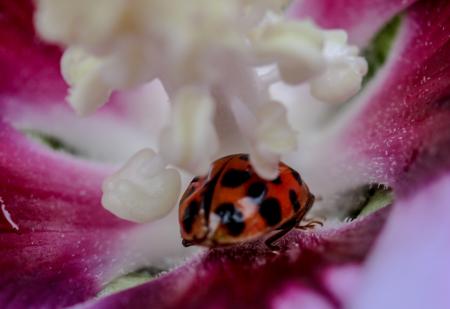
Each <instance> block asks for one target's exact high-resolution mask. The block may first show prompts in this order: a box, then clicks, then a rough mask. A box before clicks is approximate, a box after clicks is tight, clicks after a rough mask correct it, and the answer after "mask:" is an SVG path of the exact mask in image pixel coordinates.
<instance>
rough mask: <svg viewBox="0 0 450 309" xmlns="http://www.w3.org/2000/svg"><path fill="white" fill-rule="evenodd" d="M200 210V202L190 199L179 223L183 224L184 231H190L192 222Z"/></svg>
mask: <svg viewBox="0 0 450 309" xmlns="http://www.w3.org/2000/svg"><path fill="white" fill-rule="evenodd" d="M199 210H200V204H199V202H197V201H191V202H190V203H189V205H188V206H187V207H186V209H185V210H184V214H183V220H182V221H181V224H182V225H183V228H184V230H185V231H186V233H188V234H189V233H191V232H192V225H193V224H194V220H195V217H196V216H197V215H198V212H199Z"/></svg>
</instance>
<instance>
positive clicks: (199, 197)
mask: <svg viewBox="0 0 450 309" xmlns="http://www.w3.org/2000/svg"><path fill="white" fill-rule="evenodd" d="M206 183H207V181H206V177H202V178H200V177H195V178H194V179H193V180H192V182H191V183H190V184H189V186H188V188H187V189H186V192H185V193H184V195H183V196H182V197H181V200H180V208H179V221H180V228H181V235H182V237H183V245H185V246H189V245H192V244H201V243H202V242H204V241H206V238H207V236H208V232H209V231H208V226H207V218H206V216H207V214H206V212H205V207H204V198H203V197H204V193H205V184H206Z"/></svg>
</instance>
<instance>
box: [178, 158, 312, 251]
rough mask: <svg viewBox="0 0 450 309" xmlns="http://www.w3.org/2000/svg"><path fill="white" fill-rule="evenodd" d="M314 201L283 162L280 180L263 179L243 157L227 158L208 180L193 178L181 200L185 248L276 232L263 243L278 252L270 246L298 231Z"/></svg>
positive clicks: (208, 176) (220, 161)
mask: <svg viewBox="0 0 450 309" xmlns="http://www.w3.org/2000/svg"><path fill="white" fill-rule="evenodd" d="M313 203H314V195H312V194H311V193H310V192H309V189H308V187H307V185H306V184H305V183H304V182H303V181H302V179H301V177H300V174H299V173H298V172H297V171H295V170H294V169H292V168H290V167H289V166H287V165H286V164H284V163H281V162H280V164H279V176H278V178H276V179H275V180H272V181H267V180H264V179H262V178H260V177H259V176H258V175H257V174H256V172H255V171H254V170H253V168H252V167H251V165H250V162H249V158H248V155H247V154H235V155H230V156H226V157H223V158H221V159H218V160H217V161H215V162H214V163H213V164H212V167H211V169H210V171H209V174H208V175H207V176H205V177H195V178H194V179H193V180H192V182H191V183H190V185H189V186H188V188H187V189H186V192H185V193H184V194H183V196H182V198H181V200H180V208H179V222H180V227H181V236H182V238H183V245H184V246H186V247H187V246H191V245H202V246H207V247H217V246H225V245H231V244H236V243H240V242H244V241H247V240H250V239H254V238H258V237H261V236H264V235H266V234H267V233H270V232H272V231H276V232H275V233H274V234H273V235H271V236H270V237H269V238H267V240H266V241H265V243H266V245H267V246H268V247H269V248H270V249H272V250H277V249H278V248H277V246H276V245H274V242H275V241H276V240H278V239H279V238H280V237H282V236H283V235H285V234H286V233H288V232H289V231H290V230H291V229H293V228H294V227H299V224H300V221H301V220H302V218H303V217H304V216H305V214H306V213H307V212H308V210H309V209H310V208H311V206H312V205H313ZM316 223H318V222H316Z"/></svg>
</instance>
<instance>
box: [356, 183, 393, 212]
mask: <svg viewBox="0 0 450 309" xmlns="http://www.w3.org/2000/svg"><path fill="white" fill-rule="evenodd" d="M393 201H394V193H393V192H392V190H390V189H386V188H384V187H383V188H380V189H378V190H376V191H375V193H374V194H373V195H372V196H371V198H370V199H369V200H368V202H367V204H366V205H365V206H364V208H362V209H361V212H360V213H359V215H358V217H365V216H367V215H369V214H371V213H373V212H375V211H377V210H379V209H381V208H383V207H386V206H389V205H391V204H392V203H393Z"/></svg>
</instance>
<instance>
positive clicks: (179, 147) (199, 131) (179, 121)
mask: <svg viewBox="0 0 450 309" xmlns="http://www.w3.org/2000/svg"><path fill="white" fill-rule="evenodd" d="M174 101H175V102H174V106H173V113H172V121H171V124H170V126H169V127H167V128H166V129H164V130H163V132H162V134H161V140H160V148H161V154H162V155H163V156H164V157H165V158H167V159H168V160H169V161H170V162H173V163H175V164H177V165H179V166H182V167H183V168H185V169H186V170H188V171H189V172H191V173H193V174H195V175H204V174H206V173H207V171H208V168H209V164H210V162H211V160H212V158H213V156H214V155H215V154H216V152H217V150H218V146H219V142H218V137H217V133H216V130H215V128H214V125H213V116H214V108H215V107H214V101H213V100H212V98H211V97H210V95H209V94H208V93H207V92H205V91H204V90H202V89H200V88H192V87H189V88H184V89H182V90H180V91H179V92H178V95H177V96H176V97H175V100H174Z"/></svg>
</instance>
